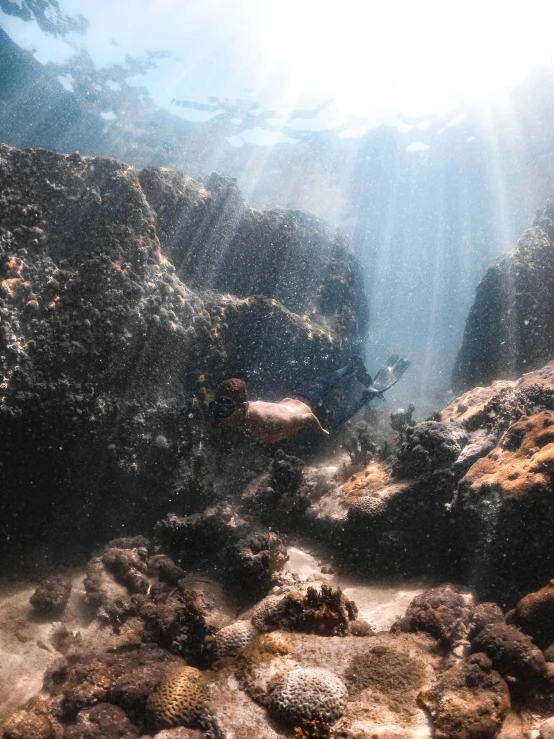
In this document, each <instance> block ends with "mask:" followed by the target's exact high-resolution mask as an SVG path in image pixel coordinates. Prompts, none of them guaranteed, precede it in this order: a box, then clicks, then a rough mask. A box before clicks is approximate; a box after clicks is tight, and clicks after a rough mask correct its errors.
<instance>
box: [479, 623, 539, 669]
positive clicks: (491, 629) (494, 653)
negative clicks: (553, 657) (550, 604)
mask: <svg viewBox="0 0 554 739" xmlns="http://www.w3.org/2000/svg"><path fill="white" fill-rule="evenodd" d="M470 642H471V649H472V650H473V651H474V652H482V653H484V654H486V655H487V657H488V658H489V659H490V661H491V664H492V666H493V667H494V669H495V670H496V671H497V672H499V673H500V674H501V675H502V676H503V677H513V678H516V679H518V680H521V681H523V682H525V681H537V680H539V679H540V678H542V677H543V676H544V674H545V659H544V656H543V654H542V652H541V650H540V649H539V648H538V647H537V646H536V645H535V644H533V641H532V640H531V637H530V636H528V635H527V634H523V633H522V632H521V631H519V629H517V628H516V627H515V626H511V625H509V624H505V623H501V622H497V623H492V624H487V625H485V626H483V628H481V629H479V630H477V631H474V632H473V633H472V635H471V637H470Z"/></svg>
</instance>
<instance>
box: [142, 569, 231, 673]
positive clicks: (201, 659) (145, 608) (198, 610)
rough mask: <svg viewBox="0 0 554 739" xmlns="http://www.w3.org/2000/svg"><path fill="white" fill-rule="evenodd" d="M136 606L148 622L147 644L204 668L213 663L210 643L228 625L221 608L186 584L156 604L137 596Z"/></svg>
mask: <svg viewBox="0 0 554 739" xmlns="http://www.w3.org/2000/svg"><path fill="white" fill-rule="evenodd" d="M133 603H134V606H135V609H136V612H137V614H138V616H139V617H140V618H141V619H142V620H143V622H144V629H145V640H146V641H151V642H155V643H156V644H159V645H160V646H161V647H163V648H164V649H167V650H168V651H170V652H172V653H173V654H178V655H181V656H183V657H185V658H186V659H187V661H188V662H192V663H194V664H199V665H202V666H204V665H205V664H206V663H207V662H208V661H209V649H208V646H207V644H206V639H207V638H208V637H211V636H213V635H214V634H215V633H216V632H217V631H218V630H219V629H220V628H221V627H222V626H225V625H226V623H227V620H226V617H225V616H224V615H223V614H222V613H221V612H220V611H219V610H218V609H217V607H215V608H214V606H213V605H211V604H209V603H207V602H206V599H205V598H204V597H203V594H202V593H201V592H199V591H198V590H196V589H195V588H194V587H193V586H192V585H191V586H188V587H187V584H186V583H185V582H184V581H183V582H182V584H181V585H180V587H179V588H178V590H177V591H175V592H173V591H170V592H165V593H163V594H160V595H159V597H158V598H156V599H155V600H153V599H152V598H150V597H148V596H145V595H136V596H134V598H133Z"/></svg>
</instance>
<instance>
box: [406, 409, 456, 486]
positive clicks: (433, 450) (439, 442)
mask: <svg viewBox="0 0 554 739" xmlns="http://www.w3.org/2000/svg"><path fill="white" fill-rule="evenodd" d="M467 441H468V436H467V432H466V431H465V429H464V428H463V427H462V426H460V425H459V424H457V423H454V422H453V423H450V424H442V423H439V422H437V421H424V422H423V423H418V424H416V425H415V426H409V427H408V428H407V429H406V431H405V435H404V441H402V443H401V444H400V447H399V449H398V452H397V454H396V461H395V463H394V465H393V473H394V474H395V475H396V476H398V477H414V476H416V475H422V474H424V473H426V472H432V471H434V470H438V469H441V468H442V467H448V466H450V465H451V464H452V463H453V462H455V461H456V459H457V458H458V457H459V455H460V452H461V451H462V449H463V447H464V446H465V445H466V444H467Z"/></svg>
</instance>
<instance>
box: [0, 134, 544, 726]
mask: <svg viewBox="0 0 554 739" xmlns="http://www.w3.org/2000/svg"><path fill="white" fill-rule="evenodd" d="M0 184H1V185H2V189H1V195H0V228H1V229H2V230H1V232H0V236H1V251H0V315H1V320H2V323H1V327H0V328H1V330H0V370H1V372H2V382H1V384H0V431H1V433H0V484H1V485H2V497H1V504H0V505H1V512H2V518H1V519H0V527H1V530H2V532H3V534H4V536H3V538H2V557H3V561H4V562H8V561H9V562H10V572H11V573H12V574H13V573H18V574H20V575H23V574H24V575H25V576H27V577H29V576H31V577H33V578H34V580H35V581H36V583H35V584H36V589H35V591H34V593H32V594H29V595H28V596H26V597H27V600H28V602H27V603H25V604H23V605H24V607H23V605H22V604H21V603H20V602H18V601H17V598H15V600H13V602H12V600H11V596H6V600H5V601H2V608H6V609H7V612H8V614H11V615H9V618H8V619H7V621H9V622H10V624H12V625H13V628H12V626H10V628H11V632H10V634H11V636H12V637H13V639H15V643H16V644H17V646H15V647H14V642H13V641H11V642H9V644H8V642H6V644H7V645H8V646H7V647H4V646H3V644H4V642H3V639H4V637H5V631H3V630H2V629H0V650H1V651H2V654H3V655H4V656H3V660H5V665H6V666H5V668H4V666H2V667H3V669H5V673H4V674H5V675H6V677H7V679H8V680H9V676H10V674H12V675H16V676H17V680H15V681H14V682H15V684H14V686H13V689H12V695H13V697H12V698H11V699H10V701H9V702H10V710H11V709H15V711H12V712H11V713H9V715H6V717H5V721H4V726H3V739H63V738H64V737H65V739H96V738H97V737H98V739H100V738H102V739H104V738H107V739H111V737H114V738H115V737H120V738H121V737H124V738H125V739H135V738H136V737H139V736H149V737H154V736H155V737H157V739H187V737H188V738H189V739H193V737H202V736H203V737H207V738H208V739H209V738H210V737H211V738H212V739H220V738H221V739H225V738H228V739H240V738H241V737H248V738H249V739H254V738H255V739H258V738H259V739H264V738H265V739H271V738H272V737H275V738H276V739H277V737H287V736H295V737H297V739H308V738H312V739H318V738H321V737H335V739H341V738H342V739H370V738H371V739H374V738H375V737H378V739H391V738H392V737H396V738H398V739H399V738H400V737H403V738H409V737H412V739H416V737H430V736H435V737H438V738H439V739H489V737H490V739H493V738H494V737H500V738H501V739H519V738H521V739H523V738H524V737H530V736H536V735H537V732H538V730H539V727H540V726H541V724H542V725H543V727H542V728H541V736H542V739H547V737H548V736H550V735H551V734H549V733H548V732H549V731H550V732H551V731H552V729H551V728H550V729H549V728H548V727H549V724H548V720H550V722H551V723H552V717H554V667H551V665H554V628H553V626H552V622H553V616H554V588H553V585H552V582H554V581H553V580H552V578H553V577H554V533H553V531H554V527H553V526H552V521H553V520H554V515H553V514H554V502H553V501H552V489H553V480H552V476H553V474H554V472H553V470H554V465H553V460H554V430H553V429H554V362H552V363H550V364H546V365H545V366H544V367H543V368H542V369H539V370H536V371H533V372H530V373H528V374H526V375H523V376H522V377H521V378H520V379H519V380H506V381H497V382H494V383H492V384H491V385H489V386H486V387H477V388H474V389H473V390H470V391H469V392H467V393H465V394H464V395H462V396H460V397H459V398H457V399H456V400H455V401H454V402H453V403H451V404H450V405H449V406H448V407H447V408H445V409H444V410H443V411H442V412H441V413H439V414H437V415H436V416H435V417H434V418H432V419H428V420H426V421H423V422H420V423H415V424H411V425H408V424H406V425H405V427H402V428H400V429H399V428H396V430H395V431H393V430H392V428H391V427H390V423H389V419H388V416H387V414H386V413H384V412H379V411H376V410H372V409H367V411H366V412H365V415H363V416H362V417H361V419H360V421H358V422H357V424H354V425H352V424H350V425H349V426H347V427H346V429H345V430H344V431H343V432H342V433H341V434H338V435H336V436H333V437H331V438H330V439H326V440H323V441H320V443H319V445H317V446H316V445H314V444H313V443H311V442H310V440H309V438H307V439H302V438H298V439H296V440H295V441H294V442H293V443H291V442H289V443H288V444H284V445H281V446H280V448H278V449H277V448H272V447H268V446H267V445H263V444H259V443H257V442H255V441H253V440H252V439H250V438H248V437H247V436H246V434H243V433H242V432H241V431H240V430H234V431H231V430H229V429H227V430H225V429H222V430H218V431H217V432H216V431H212V430H210V429H209V424H208V417H207V412H206V406H207V403H208V402H209V400H210V398H211V393H212V392H213V388H214V387H215V385H216V384H217V383H218V382H219V380H221V379H223V378H224V377H225V376H226V375H231V374H235V373H237V372H238V371H242V372H244V373H246V375H247V377H248V380H249V382H248V384H249V387H250V388H252V391H253V392H255V393H262V392H263V393H264V394H265V395H266V396H267V397H269V398H271V397H277V396H278V395H279V394H281V393H284V392H286V390H287V389H290V387H291V386H292V385H294V384H296V383H297V382H299V381H301V380H302V379H305V377H306V376H307V375H306V373H309V375H310V376H313V375H314V374H317V373H318V372H321V371H324V370H326V369H328V368H329V369H330V368H333V367H336V366H337V365H339V364H340V363H341V362H343V361H344V360H345V359H346V357H348V356H349V355H350V353H351V352H352V350H353V348H354V347H355V346H357V345H358V342H359V340H360V330H361V327H362V326H363V324H364V321H365V308H364V307H363V305H362V302H363V301H362V300H361V292H360V291H361V287H360V282H359V273H358V271H357V270H358V268H357V264H356V260H355V258H354V256H353V255H352V254H351V253H350V252H349V251H348V248H347V245H346V244H345V243H344V241H343V240H342V239H341V238H339V237H336V236H333V235H332V234H331V232H330V231H329V230H328V229H327V227H326V226H324V224H321V223H320V222H317V221H314V220H313V219H310V218H309V217H308V216H306V215H305V214H295V213H291V212H286V211H271V212H269V213H265V214H264V213H258V212H254V211H251V210H250V209H248V208H247V207H246V206H245V205H244V203H243V202H242V200H241V198H240V194H239V193H238V190H237V188H236V186H235V185H234V183H232V182H229V181H228V180H225V179H224V178H221V177H219V176H215V175H214V176H213V177H211V178H210V179H209V180H208V181H207V182H206V183H205V184H202V183H199V182H195V181H193V180H191V179H190V178H186V177H184V176H183V175H180V174H179V173H175V172H169V171H166V170H153V169H149V170H145V171H143V172H137V171H136V170H134V169H133V168H130V167H127V166H126V165H125V164H123V163H121V162H116V161H114V160H111V159H106V158H82V157H80V156H79V155H77V154H75V155H71V156H65V155H61V154H58V153H54V152H46V151H41V150H26V151H18V150H15V149H9V148H8V147H2V148H1V150H0ZM306 242H309V244H307V246H306V247H305V248H306V249H307V250H308V251H306V252H305V253H306V254H308V255H309V259H308V260H307V261H303V259H304V256H305V254H304V251H303V249H304V245H305V244H306ZM264 249H265V251H264ZM233 255H235V257H236V259H237V260H238V262H237V261H233ZM303 255H304V256H303ZM241 263H245V264H250V263H251V264H252V269H251V270H250V272H249V273H248V274H245V273H244V272H243V271H242V270H241V268H240V266H237V265H240V264H241ZM281 263H282V265H283V269H284V270H285V269H286V271H287V272H291V271H292V272H294V275H295V279H296V278H298V280H299V281H298V283H295V282H294V281H293V282H287V281H284V282H283V281H281V280H280V279H278V275H276V274H275V273H274V272H272V271H271V270H273V267H274V266H275V265H276V264H281ZM312 265H316V266H317V269H316V268H315V267H314V269H313V270H312V269H311V266H312ZM203 266H205V269H204V268H203ZM295 285H296V287H295ZM220 291H225V292H224V293H223V292H220ZM258 291H259V292H261V293H263V295H262V294H255V293H257V292H258ZM295 544H299V545H302V546H304V547H308V546H309V547H312V548H313V549H314V551H318V552H320V553H321V554H320V555H319V556H320V558H321V560H322V562H321V564H320V569H319V570H318V572H317V575H316V574H314V571H313V570H309V571H308V572H307V573H304V575H302V574H300V571H299V570H298V569H294V568H292V569H291V568H289V567H288V565H287V560H288V558H289V557H291V556H293V552H294V549H295ZM8 558H9V559H8ZM71 568H76V569H71ZM83 569H84V571H83ZM354 574H355V575H356V577H357V581H356V582H354V583H351V585H350V587H346V586H343V583H344V582H345V581H347V580H348V577H353V575H354ZM410 578H411V580H410ZM414 579H415V580H416V581H417V582H418V583H420V584H422V583H425V585H424V586H422V587H418V588H417V591H418V592H417V595H416V597H415V598H413V600H412V602H411V604H410V605H409V606H408V608H407V610H406V608H405V607H404V608H402V609H401V610H396V611H395V613H396V615H397V616H398V618H396V620H395V621H394V623H392V622H389V621H387V622H386V623H385V622H384V621H383V620H382V619H378V618H377V612H376V611H375V610H373V611H371V610H370V611H368V610H367V608H365V607H364V608H362V605H361V603H362V601H361V600H360V599H359V598H358V594H359V595H360V598H361V597H362V596H363V595H364V591H363V587H360V583H372V588H373V589H371V588H370V589H369V592H370V594H373V595H370V597H373V596H374V594H375V593H376V591H377V589H378V587H380V585H382V583H384V582H389V583H390V582H391V581H393V580H396V581H398V582H399V583H400V585H399V587H400V588H401V587H402V583H407V582H412V583H413V582H414ZM366 595H367V592H366ZM10 609H11V611H10ZM368 613H369V614H370V615H369V616H368V615H367V614H368ZM371 614H373V616H375V619H374V618H373V616H372V615H371ZM8 647H9V648H8ZM10 650H11V651H10ZM39 652H40V656H39ZM26 659H29V661H30V664H29V665H26V664H25V660H26ZM10 671H11V672H10ZM42 673H43V679H42V689H41V688H40V686H39V685H38V684H37V682H36V679H37V676H38V675H39V674H42ZM31 686H32V690H31ZM33 694H35V695H33ZM30 696H32V697H30ZM544 722H547V723H544ZM533 732H535V733H534V734H533Z"/></svg>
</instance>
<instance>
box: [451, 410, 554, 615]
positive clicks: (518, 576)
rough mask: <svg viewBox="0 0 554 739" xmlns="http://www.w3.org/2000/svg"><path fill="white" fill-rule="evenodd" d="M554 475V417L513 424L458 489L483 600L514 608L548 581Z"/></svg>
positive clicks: (458, 510)
mask: <svg viewBox="0 0 554 739" xmlns="http://www.w3.org/2000/svg"><path fill="white" fill-rule="evenodd" d="M553 470H554V412H552V411H542V412H539V413H535V414H533V415H531V416H524V417H523V418H521V420H519V421H517V422H516V423H514V424H512V425H511V426H510V427H509V428H508V430H507V431H506V433H505V434H504V436H503V437H502V439H501V441H500V444H499V445H498V446H497V447H496V448H495V449H494V450H493V451H492V452H490V453H489V454H488V455H487V456H486V457H483V458H482V459H480V460H478V461H477V462H475V464H474V465H473V466H472V467H471V468H470V469H469V471H468V472H467V474H466V475H465V476H464V477H463V479H462V480H461V481H460V483H459V486H458V490H457V493H456V498H455V500H454V503H453V507H452V511H453V514H454V516H455V519H456V521H457V523H458V526H459V527H460V530H463V537H464V548H465V549H466V557H467V559H466V564H467V567H468V575H467V576H468V578H470V581H471V582H472V584H474V586H475V587H476V588H477V590H478V592H479V595H480V597H481V598H484V599H488V600H498V602H500V603H501V605H506V604H508V605H512V604H514V603H515V602H516V601H517V600H518V599H519V598H521V596H522V595H523V594H525V593H527V592H529V589H530V588H533V587H539V586H540V585H541V584H542V583H543V582H544V581H545V580H548V578H549V576H550V574H551V572H552V567H553V566H554V560H553V557H552V554H551V552H552V551H553V546H554V529H553V528H552V525H551V521H552V517H553V515H554V500H553V499H552V483H553V477H552V471H553Z"/></svg>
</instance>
